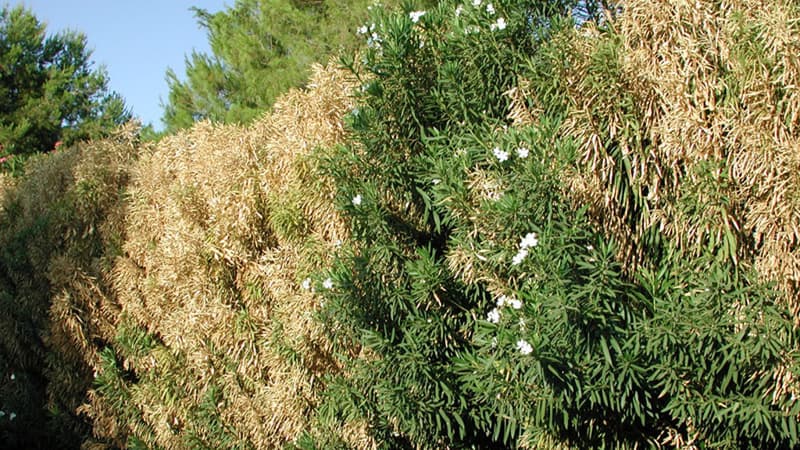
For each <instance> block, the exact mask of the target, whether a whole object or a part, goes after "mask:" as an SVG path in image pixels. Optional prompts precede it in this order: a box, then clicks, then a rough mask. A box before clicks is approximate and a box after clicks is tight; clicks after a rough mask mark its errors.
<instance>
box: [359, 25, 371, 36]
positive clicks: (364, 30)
mask: <svg viewBox="0 0 800 450" xmlns="http://www.w3.org/2000/svg"><path fill="white" fill-rule="evenodd" d="M367 32H369V28H367V26H366V25H362V26H360V27H358V34H367Z"/></svg>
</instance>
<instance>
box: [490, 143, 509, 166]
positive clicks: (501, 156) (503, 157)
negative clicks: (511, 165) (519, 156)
mask: <svg viewBox="0 0 800 450" xmlns="http://www.w3.org/2000/svg"><path fill="white" fill-rule="evenodd" d="M492 153H494V156H495V157H496V158H497V160H498V161H500V162H505V161H508V152H507V151H505V150H501V149H500V147H495V148H494V150H492Z"/></svg>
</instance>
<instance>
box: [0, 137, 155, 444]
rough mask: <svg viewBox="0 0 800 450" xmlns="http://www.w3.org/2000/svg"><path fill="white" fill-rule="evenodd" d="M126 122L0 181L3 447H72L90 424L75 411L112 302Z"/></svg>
mask: <svg viewBox="0 0 800 450" xmlns="http://www.w3.org/2000/svg"><path fill="white" fill-rule="evenodd" d="M138 148H139V143H138V134H137V131H136V129H135V127H134V126H133V125H129V126H125V127H122V128H120V129H119V130H117V131H116V132H114V133H111V135H110V137H109V138H107V139H103V140H99V141H93V142H88V143H79V144H76V145H74V146H72V147H70V148H66V149H63V148H62V149H59V150H57V151H54V152H51V153H48V154H41V155H36V156H33V157H31V158H29V159H28V161H27V163H26V170H25V174H24V175H23V176H21V177H19V178H15V179H10V178H8V177H6V178H4V180H3V183H2V186H0V201H2V206H0V223H1V224H2V225H0V229H2V230H3V233H2V236H0V249H2V252H1V253H0V302H2V310H3V312H4V313H3V314H2V315H0V328H1V329H2V331H3V332H2V338H0V345H1V346H2V347H0V348H2V353H1V355H0V366H1V367H2V376H3V382H2V385H0V386H2V387H0V390H2V395H0V410H1V411H3V414H0V416H2V417H0V433H2V434H0V436H1V438H2V442H3V443H4V446H6V447H8V448H75V447H78V446H80V443H81V440H82V438H83V437H85V436H87V435H88V434H89V430H90V429H91V424H90V423H89V422H88V421H87V420H86V418H85V417H82V416H81V415H80V414H79V412H78V408H79V407H80V405H81V404H82V403H83V402H84V401H85V395H86V391H87V390H88V389H90V388H91V386H92V383H93V374H94V371H95V370H97V368H98V367H99V363H100V351H101V350H102V349H103V347H104V346H106V345H108V343H109V342H110V341H111V340H112V339H113V336H114V328H115V325H116V322H117V318H118V314H119V307H118V305H117V304H116V302H115V301H114V298H113V295H112V293H111V267H112V266H113V261H114V258H116V257H117V256H118V255H119V254H120V249H121V245H122V241H123V240H124V230H123V220H124V216H123V202H122V194H123V191H124V189H125V186H126V185H127V182H128V170H129V168H130V166H131V165H132V163H133V161H134V160H135V159H136V155H137V151H138Z"/></svg>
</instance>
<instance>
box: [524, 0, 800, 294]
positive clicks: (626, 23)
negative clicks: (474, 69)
mask: <svg viewBox="0 0 800 450" xmlns="http://www.w3.org/2000/svg"><path fill="white" fill-rule="evenodd" d="M557 39H559V40H561V41H565V42H568V43H569V46H570V47H571V50H570V52H569V54H570V58H571V59H570V61H569V64H568V65H565V67H569V70H566V71H565V72H564V76H565V77H566V80H567V86H568V90H569V92H568V95H567V97H568V98H569V99H570V100H571V102H572V103H571V105H570V111H569V118H568V120H567V122H566V123H565V125H564V127H563V133H564V134H565V135H567V136H572V137H576V138H578V142H579V143H580V150H579V161H578V164H577V165H576V168H575V170H574V171H573V172H572V173H569V174H568V175H567V176H566V180H565V181H566V182H567V183H566V186H568V189H567V190H566V192H567V193H568V195H571V196H572V197H573V198H574V200H575V202H576V203H579V204H587V205H590V206H591V208H592V213H593V216H594V217H595V218H596V220H597V222H598V225H600V226H602V227H603V228H604V229H607V230H609V232H610V233H611V234H612V235H613V236H614V237H615V238H616V239H617V240H618V241H619V242H620V243H622V250H621V253H622V254H621V256H622V257H623V258H624V260H625V261H627V264H628V266H629V267H631V266H635V265H637V264H638V263H639V262H640V258H641V253H642V251H641V250H642V248H643V247H644V246H646V245H647V242H646V236H645V234H646V232H647V230H648V229H652V228H653V227H655V228H656V229H658V230H660V232H661V233H663V235H664V236H666V237H667V238H669V239H671V240H674V241H675V242H678V243H679V246H680V247H682V248H684V249H686V250H689V251H691V252H693V253H700V252H703V251H708V250H709V249H710V250H711V251H715V252H717V253H719V254H720V255H723V256H725V257H728V258H731V259H733V260H734V261H737V262H738V263H740V264H746V265H754V266H755V268H756V269H757V270H758V271H759V273H761V274H762V275H763V276H764V278H765V279H766V280H774V281H776V282H777V283H778V284H779V286H780V287H781V288H782V289H783V291H784V292H785V293H786V299H787V301H788V303H789V304H790V305H791V306H792V307H793V308H795V310H797V308H800V299H798V292H799V291H798V287H800V284H799V283H800V176H798V174H800V126H799V122H798V111H800V96H798V95H797V94H796V89H797V86H798V82H799V81H800V59H798V58H797V54H798V52H799V51H800V6H798V4H797V3H796V2H791V1H786V0H781V1H774V2H773V1H769V2H766V1H765V2H749V1H726V2H713V1H699V2H689V1H678V0H659V1H630V2H624V4H623V12H622V13H621V14H620V15H619V16H618V17H616V18H614V19H611V20H609V21H608V22H606V24H605V25H603V26H601V27H598V26H596V25H593V24H585V25H584V26H583V27H582V29H580V30H575V31H570V32H569V33H568V36H566V37H564V36H562V37H559V38H557ZM525 90H526V86H525V85H524V83H523V84H522V85H521V86H520V87H519V88H518V89H517V90H515V91H513V92H511V93H510V95H511V98H512V100H513V102H512V103H513V104H512V114H511V116H512V118H514V119H515V120H516V121H517V122H518V123H520V124H524V123H530V122H532V121H533V120H534V118H535V116H536V111H533V110H531V109H530V108H529V107H527V106H526V104H525V102H524V100H525V95H524V94H525ZM520 93H522V94H523V95H521V94H520Z"/></svg>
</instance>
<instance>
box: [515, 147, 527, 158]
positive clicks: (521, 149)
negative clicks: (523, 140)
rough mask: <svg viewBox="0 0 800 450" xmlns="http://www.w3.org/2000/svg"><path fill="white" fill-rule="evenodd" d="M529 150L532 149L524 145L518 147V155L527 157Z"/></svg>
mask: <svg viewBox="0 0 800 450" xmlns="http://www.w3.org/2000/svg"><path fill="white" fill-rule="evenodd" d="M529 152H530V150H528V147H524V146H523V147H519V148H517V155H519V157H520V158H523V159H525V158H527V157H528V153H529Z"/></svg>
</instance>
